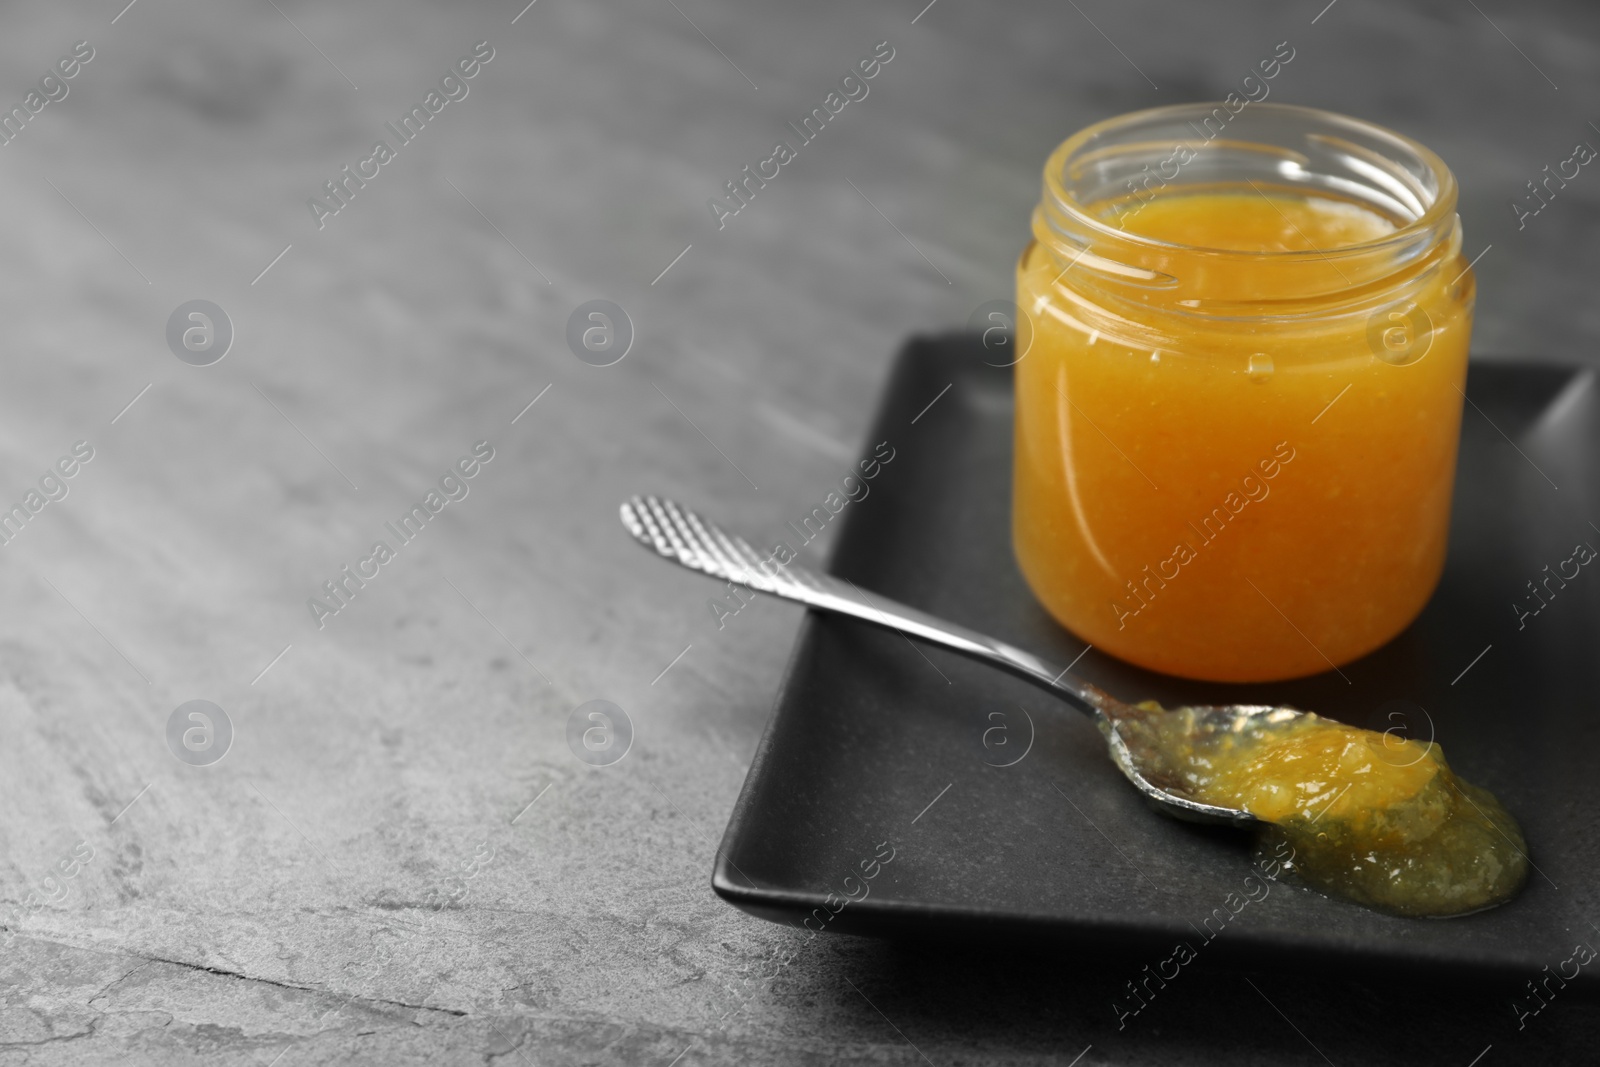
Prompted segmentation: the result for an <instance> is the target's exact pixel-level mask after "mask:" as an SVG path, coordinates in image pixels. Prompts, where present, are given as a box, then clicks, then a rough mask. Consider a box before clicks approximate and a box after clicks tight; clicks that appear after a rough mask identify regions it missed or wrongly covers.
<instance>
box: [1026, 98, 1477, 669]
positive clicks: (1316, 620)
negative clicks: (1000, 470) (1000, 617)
mask: <svg viewBox="0 0 1600 1067" xmlns="http://www.w3.org/2000/svg"><path fill="white" fill-rule="evenodd" d="M1455 204H1456V186H1455V181H1454V178H1453V177H1452V176H1451V174H1450V172H1449V170H1448V169H1447V168H1446V167H1445V165H1444V164H1443V162H1442V161H1441V160H1440V159H1439V158H1438V157H1437V156H1435V155H1434V154H1433V153H1432V152H1430V151H1429V150H1428V149H1426V148H1424V147H1423V146H1421V145H1420V144H1417V143H1416V142H1414V141H1411V140H1409V139H1407V138H1405V137H1402V136H1401V135H1399V134H1396V133H1393V132H1390V131H1388V130H1384V129H1381V128H1379V127H1376V126H1373V125H1370V124H1368V123H1364V122H1360V121H1357V120H1354V119H1349V118H1344V117H1342V116H1338V115H1334V114H1331V113H1327V112H1321V111H1314V110H1309V109H1305V108H1295V107H1286V106H1281V105H1276V104H1246V105H1245V106H1244V107H1243V108H1242V109H1241V110H1239V111H1230V110H1229V109H1228V108H1227V107H1225V106H1223V105H1220V104H1219V105H1216V106H1215V107H1213V106H1210V105H1185V106H1181V107H1169V108H1161V109H1157V110H1153V111H1145V112H1139V113H1135V114H1131V115H1125V116H1122V117H1120V118H1116V119H1112V120H1110V121H1108V122H1104V123H1101V124H1099V125H1096V126H1092V127H1090V128H1088V129H1086V130H1084V131H1082V132H1081V133H1079V134H1077V135H1076V136H1074V137H1072V138H1070V139H1069V140H1068V141H1066V142H1065V143H1063V144H1062V145H1061V146H1060V147H1059V148H1058V149H1057V150H1056V151H1055V153H1053V154H1052V156H1051V157H1050V160H1049V162H1048V163H1047V165H1046V167H1045V188H1044V196H1043V198H1042V200H1041V203H1040V205H1039V207H1038V209H1037V210H1036V211H1035V213H1034V221H1033V232H1034V240H1033V241H1032V242H1031V243H1030V244H1029V246H1028V248H1027V249H1026V250H1025V251H1024V253H1023V255H1022V258H1021V261H1020V263H1019V266H1018V278H1017V287H1018V296H1017V304H1018V306H1019V308H1020V310H1021V311H1022V312H1023V313H1025V314H1026V315H1027V316H1028V318H1029V320H1030V325H1031V334H1032V341H1031V346H1030V347H1029V348H1028V349H1027V351H1026V353H1025V354H1024V356H1023V358H1022V359H1021V360H1020V361H1019V362H1018V363H1017V365H1016V386H1017V414H1016V452H1015V484H1014V495H1013V538H1014V545H1015V550H1016V554H1017V559H1018V562H1019V564H1020V565H1021V568H1022V571H1023V573H1024V575H1025V577H1026V578H1027V581H1028V583H1029V585H1030V586H1031V587H1032V589H1033V591H1034V593H1035V595H1036V596H1037V597H1038V598H1039V600H1040V601H1041V602H1042V603H1043V604H1044V605H1045V607H1046V608H1047V609H1048V610H1049V611H1050V612H1051V613H1052V614H1053V615H1054V616H1055V617H1056V618H1057V619H1058V620H1059V621H1060V622H1062V623H1063V624H1064V625H1066V626H1067V627H1068V628H1069V629H1071V630H1072V631H1073V632H1075V633H1077V634H1078V635H1079V636H1081V637H1082V638H1084V639H1085V640H1086V641H1089V642H1091V643H1093V644H1094V645H1095V646H1096V647H1097V648H1099V649H1101V650H1103V651H1106V652H1109V653H1111V654H1113V655H1116V656H1119V657H1121V658H1123V659H1126V660H1129V661H1132V662H1134V663H1137V664H1140V665H1142V666H1145V667H1149V668H1152V669H1155V670H1160V671H1166V672H1170V673H1173V674H1178V675H1184V676H1189V677H1195V678H1206V679H1215V680H1223V681H1261V680H1268V679H1277V678H1289V677H1297V676H1301V675H1307V674H1313V673H1316V672H1319V671H1324V670H1328V669H1330V668H1331V667H1334V666H1338V665H1343V664H1344V663H1347V662H1349V661H1350V660H1353V659H1355V658H1357V657H1359V656H1361V655H1363V654H1365V653H1367V652H1369V651H1371V650H1373V649H1375V648H1377V647H1378V646H1379V645H1381V644H1383V643H1384V642H1386V641H1387V640H1389V639H1390V638H1392V637H1393V636H1395V635H1396V634H1397V633H1399V632H1400V631H1401V630H1402V629H1404V628H1405V626H1406V625H1407V624H1408V623H1410V621H1411V620H1412V619H1413V618H1414V617H1415V616H1416V615H1417V613H1418V612H1419V611H1420V610H1421V609H1422V607H1423V605H1424V604H1425V603H1426V601H1427V599H1428V597H1429V596H1430V595H1431V593H1432V591H1433V589H1434V586H1435V585H1436V584H1437V582H1438V579H1439V576H1440V573H1441V571H1442V569H1443V565H1444V556H1445V547H1446V534H1447V526H1448V521H1449V511H1450V495H1451V488H1452V482H1453V478H1454V472H1455V459H1456V444H1457V437H1458V433H1459V428H1460V418H1461V406H1462V400H1463V393H1462V389H1463V388H1464V385H1465V377H1466V363H1467V341H1468V336H1469V334H1470V331H1471V320H1472V304H1473V296H1474V292H1475V289H1474V280H1473V275H1472V272H1471V270H1470V268H1469V267H1468V264H1467V262H1466V260H1465V258H1464V257H1463V255H1462V248H1461V227H1460V223H1459V220H1458V219H1457V217H1456V214H1455Z"/></svg>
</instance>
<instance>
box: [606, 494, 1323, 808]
mask: <svg viewBox="0 0 1600 1067" xmlns="http://www.w3.org/2000/svg"><path fill="white" fill-rule="evenodd" d="M622 524H623V525H624V526H626V527H627V528H628V532H629V533H631V534H633V536H634V538H635V539H636V540H637V541H638V542H639V543H640V544H642V545H644V546H645V547H646V548H650V549H654V550H655V551H656V552H657V553H658V554H660V555H661V556H662V557H663V558H665V559H669V560H672V561H673V562H675V563H679V564H681V565H683V566H685V567H688V568H689V569H690V570H695V571H699V572H701V573H702V574H708V575H710V576H712V577H713V578H721V579H724V580H726V581H731V582H738V583H739V584H741V585H743V586H746V587H748V588H750V589H752V590H755V591H756V592H761V593H768V594H770V595H772V596H776V597H781V598H783V599H785V600H796V601H799V602H800V603H802V604H805V605H807V606H808V607H811V608H815V609H816V610H818V611H829V612H833V613H835V614H838V615H848V616H849V617H851V618H854V619H860V620H861V621H863V622H869V623H873V624H875V625H877V626H882V627H885V628H887V629H891V630H895V631H897V632H899V633H900V634H902V635H905V636H907V637H920V638H922V639H923V640H925V641H931V642H933V643H934V644H937V645H943V646H944V647H945V648H949V649H953V650H954V651H956V652H961V653H963V654H965V655H968V656H971V657H972V658H974V659H979V660H983V661H985V662H988V663H991V664H993V665H995V666H997V667H1000V668H1002V669H1004V670H1007V671H1010V672H1011V673H1012V674H1016V675H1020V676H1022V677H1023V678H1026V679H1028V680H1029V681H1030V682H1033V683H1035V684H1037V685H1040V686H1042V687H1043V688H1045V689H1048V690H1050V691H1051V692H1052V693H1054V694H1056V695H1057V696H1059V697H1062V698H1063V699H1065V700H1066V702H1067V703H1069V704H1071V705H1072V706H1073V707H1075V708H1077V709H1078V710H1079V711H1082V712H1084V713H1085V714H1087V715H1088V716H1089V717H1090V718H1091V719H1093V720H1094V722H1095V725H1096V726H1098V727H1099V729H1100V732H1101V734H1103V735H1104V736H1105V739H1106V744H1107V747H1108V748H1109V749H1110V752H1111V759H1112V761H1113V762H1114V763H1116V765H1117V767H1118V769H1120V770H1121V771H1122V773H1123V774H1124V775H1125V776H1126V777H1127V778H1128V780H1129V781H1130V782H1132V783H1133V784H1134V786H1135V787H1136V788H1137V789H1138V790H1139V792H1140V793H1141V794H1143V795H1144V796H1145V797H1146V798H1147V799H1148V800H1150V801H1151V802H1153V803H1154V804H1155V805H1156V807H1157V808H1158V809H1159V810H1161V811H1162V812H1164V813H1166V814H1168V815H1172V816H1175V817H1177V818H1180V819H1187V820H1189V821H1192V822H1207V823H1223V824H1226V825H1229V826H1237V827H1257V826H1260V825H1262V821H1261V820H1260V819H1257V818H1256V817H1255V816H1254V815H1252V814H1250V813H1249V812H1248V811H1245V810H1243V809H1241V808H1228V807H1220V806H1218V805H1215V804H1207V803H1203V802H1201V801H1199V800H1196V799H1194V798H1193V797H1192V796H1190V795H1189V793H1188V790H1187V788H1186V786H1185V785H1184V780H1183V778H1182V776H1181V775H1180V774H1179V763H1180V761H1179V758H1178V756H1179V755H1180V754H1181V753H1182V752H1183V751H1190V752H1192V751H1195V750H1197V749H1202V750H1203V749H1204V748H1206V747H1207V746H1209V745H1210V744H1213V743H1215V742H1217V741H1218V740H1221V739H1223V738H1224V737H1225V736H1226V735H1229V734H1231V735H1234V736H1235V737H1236V738H1239V739H1240V740H1245V739H1248V737H1250V736H1251V735H1254V734H1256V733H1258V732H1264V731H1269V730H1270V731H1276V730H1278V729H1281V728H1283V727H1284V726H1285V725H1286V724H1288V723H1290V722H1292V721H1293V720H1296V719H1300V718H1306V717H1312V718H1314V717H1315V716H1314V715H1312V713H1310V712H1305V711H1299V710H1297V709H1295V708H1290V707H1283V706H1271V705H1260V704H1228V705H1221V706H1207V707H1187V708H1181V709H1174V710H1170V711H1168V710H1163V709H1159V708H1154V707H1148V706H1138V705H1133V704H1125V703H1123V702H1122V701H1120V700H1117V699H1116V698H1115V697H1113V696H1111V695H1110V694H1109V693H1107V692H1105V691H1104V690H1103V689H1100V688H1099V687H1098V686H1094V685H1090V684H1089V683H1088V682H1085V681H1083V680H1082V679H1079V678H1075V677H1073V676H1072V675H1070V674H1068V673H1067V672H1066V671H1065V670H1058V669H1057V668H1056V666H1055V665H1054V664H1052V663H1049V662H1046V661H1045V660H1044V659H1041V658H1040V657H1038V656H1035V655H1034V654H1033V653H1031V652H1026V651H1024V650H1023V649H1020V648H1017V647H1016V646H1014V645H1008V644H1006V643H1005V642H1004V641H999V640H996V639H995V638H993V637H989V636H987V635H985V634H981V633H979V632H978V631H976V630H971V629H968V628H967V627H965V626H960V625H957V624H955V623H952V622H946V621H945V620H943V619H940V618H936V617H935V616H933V615H929V614H928V613H927V612H924V611H918V610H917V609H916V608H912V607H908V606H906V605H905V604H900V603H897V602H896V601H893V600H890V599H889V598H888V597H885V596H881V595H876V594H869V593H867V592H866V591H865V590H863V589H861V588H860V587H859V586H857V585H856V584H855V583H854V582H851V581H848V580H840V579H838V578H834V577H832V576H830V575H826V574H820V573H818V572H816V571H813V570H811V569H809V568H807V567H804V566H801V565H800V564H798V563H796V562H794V561H793V559H792V558H791V560H790V562H788V563H779V562H778V561H777V559H776V558H775V557H774V556H770V555H768V556H764V555H762V554H761V553H759V552H757V551H756V550H755V549H754V548H752V547H751V546H750V544H749V542H747V541H745V540H744V539H743V538H741V537H731V536H729V535H728V534H726V533H724V532H723V531H722V530H721V529H720V528H719V527H717V526H716V524H714V523H711V522H709V521H707V520H705V519H703V518H701V517H700V516H699V515H696V514H695V513H694V512H693V511H690V510H689V509H688V508H686V507H683V506H682V505H680V504H676V503H674V502H673V501H671V500H664V499H661V498H659V497H654V496H646V497H638V496H636V497H634V498H633V499H631V500H629V501H628V502H627V503H625V504H623V505H622ZM1163 717H1165V721H1164V722H1163V721H1161V720H1162V719H1163ZM1175 738H1176V739H1177V741H1178V743H1177V744H1173V741H1174V739H1175ZM1158 741H1159V743H1158Z"/></svg>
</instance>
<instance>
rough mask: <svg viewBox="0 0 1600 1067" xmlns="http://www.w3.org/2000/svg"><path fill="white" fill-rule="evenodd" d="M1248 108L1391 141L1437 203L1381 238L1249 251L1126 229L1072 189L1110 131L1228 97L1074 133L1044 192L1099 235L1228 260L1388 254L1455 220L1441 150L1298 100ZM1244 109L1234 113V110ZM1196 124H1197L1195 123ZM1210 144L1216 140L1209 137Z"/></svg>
mask: <svg viewBox="0 0 1600 1067" xmlns="http://www.w3.org/2000/svg"><path fill="white" fill-rule="evenodd" d="M1246 106H1248V107H1249V108H1250V109H1252V110H1254V111H1256V112H1257V113H1258V114H1260V113H1262V112H1268V113H1273V114H1277V115H1280V116H1284V117H1293V118H1299V119H1301V120H1303V121H1305V122H1306V123H1307V125H1316V126H1321V127H1324V128H1326V129H1327V130H1328V131H1330V132H1337V131H1344V132H1348V133H1359V134H1361V135H1362V136H1363V137H1365V138H1367V139H1370V140H1376V141H1379V142H1385V143H1387V144H1388V145H1391V146H1392V147H1393V148H1394V149H1395V150H1396V154H1400V155H1410V156H1411V157H1413V158H1414V159H1415V161H1416V162H1417V163H1419V164H1420V165H1421V168H1422V169H1425V170H1426V171H1427V172H1428V173H1429V174H1430V175H1431V176H1432V178H1433V180H1434V182H1435V183H1436V184H1437V191H1436V192H1434V193H1433V194H1432V200H1431V203H1428V204H1427V205H1426V206H1425V208H1424V209H1423V211H1422V212H1421V213H1420V214H1418V215H1417V216H1416V217H1415V218H1412V219H1411V220H1409V221H1407V222H1404V223H1403V224H1398V225H1396V227H1395V229H1394V230H1393V232H1391V233H1387V234H1383V235H1382V236H1379V237H1373V238H1368V239H1366V240H1362V241H1353V242H1350V243H1347V244H1340V245H1336V246H1334V247H1331V248H1323V249H1314V248H1313V249H1295V250H1287V249H1286V250H1245V249H1236V248H1212V247H1208V246H1204V245H1192V244H1185V243H1178V242H1172V241H1163V240H1161V239H1159V238H1155V237H1149V236H1146V235H1144V234H1140V233H1136V232H1133V231H1129V230H1124V229H1120V228H1118V227H1116V226H1112V225H1110V224H1108V223H1107V222H1106V221H1105V220H1104V219H1102V218H1100V217H1098V216H1097V215H1095V214H1093V213H1092V212H1090V211H1089V210H1088V208H1087V205H1085V204H1083V203H1082V202H1080V201H1079V200H1078V199H1077V197H1076V196H1074V195H1073V194H1072V193H1071V192H1070V191H1069V190H1068V188H1067V184H1066V181H1065V174H1066V167H1067V165H1068V163H1069V162H1070V161H1071V160H1072V158H1073V157H1074V156H1075V155H1076V154H1077V153H1078V152H1079V151H1080V150H1081V149H1083V148H1084V147H1085V146H1086V145H1088V144H1090V143H1091V142H1093V141H1094V140H1096V139H1097V138H1099V137H1102V136H1103V135H1105V134H1106V133H1108V132H1114V131H1116V130H1119V129H1122V128H1132V127H1135V126H1138V125H1141V124H1146V123H1150V122H1154V121H1160V120H1165V119H1174V120H1176V119H1180V118H1182V117H1184V116H1201V115H1204V116H1207V117H1209V116H1211V115H1212V114H1214V113H1215V111H1216V110H1217V109H1218V108H1225V107H1226V105H1225V104H1224V103H1223V102H1222V101H1212V102H1195V103H1188V104H1169V105H1166V106H1163V107H1155V108H1145V109H1142V110H1139V111H1129V112H1125V113H1123V114H1120V115H1115V116H1112V117H1111V118H1107V119H1102V120H1100V121H1099V122H1096V123H1092V124H1090V125H1088V126H1085V127H1084V128H1083V129H1081V130H1079V131H1078V132H1077V133H1075V134H1073V135H1072V136H1071V137H1068V138H1067V139H1066V140H1065V141H1062V142H1061V143H1060V144H1059V145H1057V146H1056V148H1055V149H1054V150H1053V151H1052V152H1051V153H1050V156H1049V158H1048V159H1046V160H1045V165H1044V192H1045V198H1046V200H1047V201H1049V202H1050V204H1049V207H1050V208H1052V209H1054V210H1055V211H1059V212H1061V213H1063V214H1064V215H1066V216H1067V217H1068V218H1069V219H1071V221H1072V222H1073V223H1074V224H1075V225H1079V226H1083V227H1085V228H1086V229H1087V230H1088V231H1089V232H1091V233H1092V234H1094V235H1095V236H1097V237H1101V238H1107V239H1112V240H1115V241H1118V242H1127V243H1128V245H1129V246H1131V247H1133V248H1144V249H1148V250H1151V251H1181V252H1186V253H1195V254H1201V255H1205V256H1208V257H1218V258H1222V259H1228V258H1238V259H1253V260H1258V261H1259V260H1260V259H1262V258H1269V257H1270V258H1271V259H1273V260H1275V261H1299V260H1305V259H1311V258H1322V259H1326V258H1328V257H1329V256H1330V255H1337V256H1339V257H1341V258H1342V257H1344V256H1347V255H1348V256H1355V255H1363V254H1369V253H1373V252H1383V251H1387V250H1388V249H1390V248H1391V247H1395V246H1403V245H1405V244H1408V243H1411V242H1414V241H1416V240H1417V239H1418V237H1419V236H1420V235H1423V234H1426V233H1428V232H1429V231H1436V230H1442V229H1445V228H1446V224H1447V223H1449V222H1450V221H1451V220H1453V218H1454V216H1455V210H1456V201H1457V196H1458V187H1457V184H1456V179H1455V175H1454V174H1453V173H1451V171H1450V168H1449V166H1448V165H1447V164H1446V163H1445V162H1444V160H1443V159H1442V158H1440V157H1439V155H1438V154H1437V153H1435V152H1434V151H1433V150H1432V149H1430V148H1428V147H1427V146H1426V145H1424V144H1422V143H1421V142H1420V141H1417V140H1415V139H1414V138H1411V137H1408V136H1406V135H1405V134H1403V133H1399V132H1398V131H1395V130H1391V129H1389V128H1388V127H1386V126H1380V125H1378V124H1377V123H1375V122H1368V121H1367V120H1365V119H1358V118H1353V117H1351V116H1348V115H1342V114H1340V113H1338V112H1335V111H1327V110H1324V109H1322V108H1313V107H1303V106H1300V105H1297V104H1278V103H1265V102H1261V103H1257V102H1254V101H1247V102H1246ZM1243 110H1244V108H1242V107H1241V108H1240V111H1241V112H1242V111H1243ZM1238 113H1239V112H1233V114H1238ZM1190 125H1191V128H1192V123H1191V124H1190ZM1205 143H1210V141H1209V139H1207V141H1206V142H1205Z"/></svg>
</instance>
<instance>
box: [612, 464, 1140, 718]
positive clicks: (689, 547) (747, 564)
mask: <svg viewBox="0 0 1600 1067" xmlns="http://www.w3.org/2000/svg"><path fill="white" fill-rule="evenodd" d="M622 524H623V525H624V526H626V527H627V528H628V532H629V533H631V534H633V536H634V538H635V539H636V540H637V541H638V542H639V543H640V544H642V545H644V546H645V547H646V548H650V549H654V550H655V551H656V552H657V553H658V554H659V555H661V556H662V557H663V558H665V559H669V560H672V561H673V562H674V563H678V564H681V565H682V566H685V567H688V568H689V569H690V570H695V571H699V572H701V573H702V574H708V575H711V576H712V577H714V578H721V579H724V580H725V581H729V582H734V583H737V584H738V585H742V586H744V587H746V588H748V589H752V590H754V591H756V592H760V593H767V594H770V595H772V596H776V597H782V598H783V599H785V600H795V601H799V602H800V603H802V604H805V605H807V606H808V607H812V608H815V609H817V610H818V611H831V612H833V613H835V614H838V615H848V616H850V617H851V618H854V619H860V620H862V621H863V622H869V623H872V624H874V625H877V626H882V627H884V628H886V629H890V630H895V631H897V632H898V633H900V634H902V635H904V636H906V637H908V638H909V637H920V638H922V639H923V640H925V641H931V642H933V643H934V644H937V645H943V646H944V647H945V648H948V649H952V650H954V651H956V652H960V653H963V654H965V655H968V656H971V657H973V658H974V659H980V660H983V661H985V662H987V663H991V664H994V665H995V666H997V667H1001V668H1003V669H1005V670H1007V671H1010V672H1011V673H1012V674H1016V675H1020V676H1021V677H1023V678H1026V679H1028V680H1029V681H1031V682H1034V683H1035V684H1037V685H1040V686H1043V687H1044V688H1046V689H1048V690H1050V691H1051V692H1053V693H1055V694H1056V695H1057V696H1060V697H1063V698H1065V699H1066V700H1067V701H1068V702H1069V703H1071V704H1072V705H1074V706H1075V707H1077V708H1078V710H1080V711H1082V712H1084V713H1085V714H1087V715H1089V716H1090V717H1092V718H1099V717H1100V716H1102V715H1103V714H1105V712H1106V711H1107V709H1108V707H1109V706H1110V705H1112V704H1114V703H1115V701H1113V700H1112V698H1111V697H1110V696H1109V695H1107V694H1106V693H1104V692H1102V691H1101V690H1100V689H1098V688H1097V687H1095V686H1092V685H1090V684H1088V683H1087V682H1084V681H1081V680H1080V679H1077V678H1074V677H1073V676H1072V675H1070V674H1068V673H1067V672H1066V671H1064V670H1059V669H1058V668H1057V667H1056V666H1055V665H1054V664H1052V663H1049V662H1047V661H1046V660H1043V659H1041V658H1040V657H1038V656H1035V655H1034V654H1033V653H1031V652H1027V651H1024V650H1023V649H1020V648H1017V647H1016V646H1015V645H1009V644H1007V643H1005V642H1004V641H1000V640H997V639H995V638H993V637H989V636H988V635H986V634H981V633H979V632H978V631H976V630H971V629H968V628H967V627H965V626H959V625H957V624H955V623H952V622H946V621H945V620H944V619H940V618H937V617H936V616H933V615H929V614H928V613H927V612H925V611H919V610H917V609H916V608H913V607H909V606H907V605H905V604H901V603H899V602H898V601H894V600H890V599H889V598H888V597H885V596H881V595H874V594H869V593H867V592H866V591H865V590H863V589H862V588H861V587H860V586H858V585H856V584H855V583H854V582H850V581H842V580H840V579H838V578H834V577H832V576H830V575H826V574H820V573H818V572H816V571H813V570H811V569H810V568H808V567H804V566H802V565H800V564H798V563H795V562H793V560H792V559H791V561H790V562H788V563H780V562H779V561H778V560H777V559H776V558H775V557H774V556H772V555H763V554H761V553H759V552H757V551H756V550H755V549H754V548H752V547H750V544H749V542H747V541H745V540H744V539H743V538H742V537H732V536H729V535H728V534H726V533H724V532H723V531H722V529H721V528H720V527H718V526H717V525H716V524H715V523H713V522H710V521H708V520H706V519H703V518H701V517H700V516H699V515H697V514H695V513H694V512H693V511H690V510H689V509H688V508H686V507H683V506H682V505H681V504H677V503H674V502H673V501H671V500H665V499H662V498H659V497H653V496H646V497H637V496H636V497H634V498H633V499H631V500H629V501H628V502H627V503H625V504H623V505H622Z"/></svg>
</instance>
